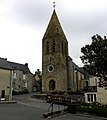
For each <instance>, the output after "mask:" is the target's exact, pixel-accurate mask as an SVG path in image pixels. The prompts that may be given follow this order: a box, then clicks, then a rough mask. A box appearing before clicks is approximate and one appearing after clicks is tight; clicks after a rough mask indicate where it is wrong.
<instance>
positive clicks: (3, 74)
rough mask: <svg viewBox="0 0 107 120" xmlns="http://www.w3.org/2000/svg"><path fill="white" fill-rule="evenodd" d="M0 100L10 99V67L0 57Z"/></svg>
mask: <svg viewBox="0 0 107 120" xmlns="http://www.w3.org/2000/svg"><path fill="white" fill-rule="evenodd" d="M0 100H6V101H10V100H12V68H11V67H10V65H9V63H8V62H7V60H6V59H3V58H0Z"/></svg>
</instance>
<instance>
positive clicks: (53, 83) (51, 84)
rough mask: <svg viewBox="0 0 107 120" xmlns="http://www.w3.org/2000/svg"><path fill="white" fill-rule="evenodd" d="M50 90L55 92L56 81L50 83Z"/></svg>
mask: <svg viewBox="0 0 107 120" xmlns="http://www.w3.org/2000/svg"><path fill="white" fill-rule="evenodd" d="M49 90H55V81H54V80H50V82H49Z"/></svg>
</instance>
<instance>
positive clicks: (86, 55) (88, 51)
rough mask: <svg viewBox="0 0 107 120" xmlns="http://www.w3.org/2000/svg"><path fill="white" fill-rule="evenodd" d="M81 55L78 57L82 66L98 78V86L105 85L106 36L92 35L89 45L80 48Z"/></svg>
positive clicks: (106, 66)
mask: <svg viewBox="0 0 107 120" xmlns="http://www.w3.org/2000/svg"><path fill="white" fill-rule="evenodd" d="M81 52H82V53H83V55H82V56H81V57H80V58H81V60H82V62H83V63H84V68H85V70H87V72H88V73H89V74H91V75H94V76H97V77H99V78H101V79H100V82H99V86H100V87H104V86H105V87H106V86H107V38H106V36H104V38H102V37H101V36H100V35H94V36H93V37H92V42H91V44H90V45H86V46H85V47H82V48H81Z"/></svg>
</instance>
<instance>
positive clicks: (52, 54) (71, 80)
mask: <svg viewBox="0 0 107 120" xmlns="http://www.w3.org/2000/svg"><path fill="white" fill-rule="evenodd" d="M68 53H69V52H68V41H67V38H66V36H65V34H64V31H63V29H62V26H61V24H60V21H59V19H58V16H57V14H56V10H55V9H54V10H53V13H52V16H51V19H50V21H49V24H48V27H47V29H46V32H45V34H44V37H43V39H42V91H43V92H49V91H57V90H60V91H67V90H70V91H73V92H77V91H81V90H83V89H84V71H83V70H82V69H80V68H79V67H78V66H77V65H76V64H75V63H74V62H73V60H72V58H71V57H70V56H69V54H68Z"/></svg>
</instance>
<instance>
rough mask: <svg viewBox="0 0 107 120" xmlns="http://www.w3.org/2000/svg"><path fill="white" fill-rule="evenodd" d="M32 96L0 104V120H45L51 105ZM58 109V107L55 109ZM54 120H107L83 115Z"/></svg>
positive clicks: (66, 116) (20, 96) (17, 97)
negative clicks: (11, 102) (44, 116)
mask: <svg viewBox="0 0 107 120" xmlns="http://www.w3.org/2000/svg"><path fill="white" fill-rule="evenodd" d="M30 96H31V94H30V95H18V96H14V97H13V99H14V100H16V101H18V103H14V104H0V120H44V118H43V116H42V115H43V113H45V112H47V110H48V107H49V104H48V103H46V102H45V101H43V100H37V99H32V98H31V97H30ZM55 109H57V106H56V107H55ZM51 119H52V120H107V119H105V118H102V117H97V116H92V115H82V114H69V113H67V114H63V115H60V116H58V117H54V118H51Z"/></svg>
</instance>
